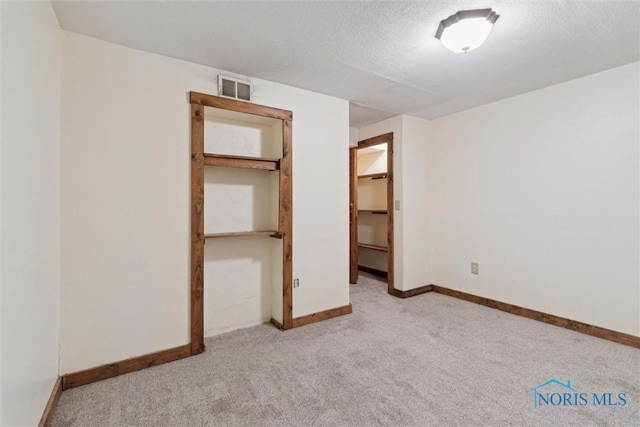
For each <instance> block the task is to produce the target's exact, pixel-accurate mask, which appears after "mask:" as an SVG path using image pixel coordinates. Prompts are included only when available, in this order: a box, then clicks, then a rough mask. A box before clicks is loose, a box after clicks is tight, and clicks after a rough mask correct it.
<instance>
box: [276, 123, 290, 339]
mask: <svg viewBox="0 0 640 427" xmlns="http://www.w3.org/2000/svg"><path fill="white" fill-rule="evenodd" d="M291 135H292V130H291V120H283V121H282V160H280V219H279V222H280V224H279V231H280V234H282V327H283V329H291V328H292V327H293V295H292V290H293V289H292V288H293V268H292V262H293V239H292V237H293V236H292V231H293V227H292V224H293V212H292V206H293V187H292V164H291V163H292V157H291V156H292V150H291V149H292V143H291Z"/></svg>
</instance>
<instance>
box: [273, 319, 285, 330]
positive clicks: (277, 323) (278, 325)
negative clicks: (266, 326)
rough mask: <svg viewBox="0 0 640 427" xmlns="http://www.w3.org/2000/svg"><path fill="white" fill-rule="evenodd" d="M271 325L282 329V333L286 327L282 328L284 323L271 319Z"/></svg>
mask: <svg viewBox="0 0 640 427" xmlns="http://www.w3.org/2000/svg"><path fill="white" fill-rule="evenodd" d="M271 324H272V325H273V326H275V327H276V328H278V329H280V330H281V331H284V326H282V323H280V322H278V321H277V320H276V319H273V318H272V319H271Z"/></svg>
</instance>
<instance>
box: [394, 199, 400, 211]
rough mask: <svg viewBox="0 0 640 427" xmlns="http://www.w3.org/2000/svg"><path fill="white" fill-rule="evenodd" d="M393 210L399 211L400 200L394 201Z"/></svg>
mask: <svg viewBox="0 0 640 427" xmlns="http://www.w3.org/2000/svg"><path fill="white" fill-rule="evenodd" d="M395 209H396V210H397V211H399V210H400V200H396V201H395Z"/></svg>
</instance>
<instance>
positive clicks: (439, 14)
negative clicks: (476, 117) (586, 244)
mask: <svg viewBox="0 0 640 427" xmlns="http://www.w3.org/2000/svg"><path fill="white" fill-rule="evenodd" d="M53 4H54V9H55V11H56V14H57V16H58V20H59V22H60V25H61V26H62V27H63V28H64V29H67V30H70V31H74V32H78V33H81V34H86V35H88V36H92V37H96V38H99V39H103V40H107V41H110V42H114V43H117V44H121V45H124V46H129V47H133V48H136V49H141V50H145V51H149V52H155V53H159V54H162V55H167V56H171V57H174V58H179V59H184V60H187V61H191V62H196V63H199V64H204V65H208V66H211V67H215V68H219V69H222V70H226V71H229V72H233V73H237V74H240V75H245V76H250V77H257V78H262V79H265V80H271V81H274V82H279V83H283V84H287V85H290V86H295V87H299V88H303V89H307V90H311V91H314V92H319V93H324V94H328V95H332V96H335V97H339V98H343V99H347V100H349V101H351V102H352V103H354V104H357V105H352V108H351V111H352V114H353V119H352V126H354V125H355V126H360V125H363V124H366V123H370V122H375V121H377V120H380V119H381V118H384V117H387V116H389V115H395V114H400V113H403V114H409V115H414V116H418V117H424V118H428V119H431V118H435V117H439V116H443V115H446V114H450V113H453V112H457V111H461V110H465V109H468V108H471V107H474V106H477V105H482V104H486V103H489V102H492V101H496V100H498V99H502V98H506V97H509V96H513V95H517V94H520V93H524V92H528V91H531V90H535V89H539V88H542V87H545V86H549V85H553V84H557V83H560V82H563V81H567V80H571V79H574V78H577V77H580V76H584V75H588V74H592V73H595V72H598V71H602V70H606V69H609V68H613V67H616V66H620V65H624V64H628V63H630V62H634V61H638V60H639V59H640V1H625V2H615V1H524V2H523V1H429V2H425V1H423V2H409V1H395V2H376V1H355V2H351V1H350V2H346V1H324V2H301V1H298V2H296V1H293V2H284V1H282V2H267V1H256V2H245V1H229V2H221V1H207V2H202V1H201V2H191V1H171V2H157V1H156V2H148V1H144V2H135V1H126V2H113V1H106V2H104V1H81V2H66V1H54V2H53ZM486 7H492V8H493V9H494V10H495V11H496V12H497V13H498V14H500V18H499V19H498V21H497V22H496V24H495V26H494V29H493V31H492V33H491V34H490V35H489V38H488V40H487V41H486V42H485V44H484V45H483V46H481V47H480V48H478V49H477V50H474V51H472V52H470V53H468V54H454V53H452V52H449V51H448V50H446V49H445V48H444V47H443V46H442V45H441V43H440V41H439V40H437V39H436V38H435V37H434V34H435V32H436V29H437V27H438V24H439V22H440V20H441V19H444V18H446V17H448V16H449V15H451V14H453V13H455V12H456V11H458V10H462V9H477V8H486ZM365 107H369V108H372V109H374V110H377V111H369V110H368V109H367V108H365ZM385 113H386V114H385Z"/></svg>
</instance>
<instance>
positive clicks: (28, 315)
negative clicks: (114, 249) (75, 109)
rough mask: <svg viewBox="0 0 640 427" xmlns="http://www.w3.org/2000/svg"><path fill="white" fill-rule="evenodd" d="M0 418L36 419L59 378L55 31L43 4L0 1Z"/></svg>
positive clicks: (11, 422)
mask: <svg viewBox="0 0 640 427" xmlns="http://www.w3.org/2000/svg"><path fill="white" fill-rule="evenodd" d="M0 11H1V15H2V17H1V23H2V24H1V27H2V36H1V40H2V103H1V105H2V150H1V152H2V162H1V168H0V170H1V174H0V176H1V182H2V187H1V188H2V197H1V198H0V199H1V200H2V210H1V212H2V213H1V218H2V227H1V229H2V238H1V240H2V256H1V257H0V265H1V267H2V270H1V275H0V276H1V281H2V286H1V289H2V340H1V343H2V349H1V351H0V354H1V357H2V398H1V400H2V405H1V407H2V411H1V412H2V415H1V417H0V424H2V425H4V426H16V425H36V424H37V423H38V421H39V419H40V417H41V415H42V412H43V410H44V407H45V405H46V402H47V399H48V398H49V395H50V394H51V390H52V389H53V385H54V383H55V381H56V379H57V376H58V333H59V322H60V311H59V310H60V28H59V26H58V21H57V19H56V16H55V14H54V12H53V9H52V7H51V4H50V3H49V2H0Z"/></svg>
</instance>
